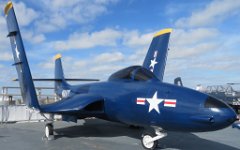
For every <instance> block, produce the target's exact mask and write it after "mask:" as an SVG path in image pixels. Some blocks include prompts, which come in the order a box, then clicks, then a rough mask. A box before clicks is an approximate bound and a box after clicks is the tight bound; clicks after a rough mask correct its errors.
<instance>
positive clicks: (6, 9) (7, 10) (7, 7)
mask: <svg viewBox="0 0 240 150" xmlns="http://www.w3.org/2000/svg"><path fill="white" fill-rule="evenodd" d="M12 7H13V5H12V2H11V1H10V2H8V3H7V5H6V6H5V8H4V13H5V15H7V14H8V12H9V10H10V9H11V8H12Z"/></svg>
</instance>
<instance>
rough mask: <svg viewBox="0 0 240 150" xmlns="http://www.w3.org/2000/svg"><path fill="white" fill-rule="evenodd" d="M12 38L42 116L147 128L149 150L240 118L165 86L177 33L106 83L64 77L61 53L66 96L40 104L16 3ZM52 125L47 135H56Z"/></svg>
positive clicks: (59, 86)
mask: <svg viewBox="0 0 240 150" xmlns="http://www.w3.org/2000/svg"><path fill="white" fill-rule="evenodd" d="M4 12H5V17H6V21H7V27H8V37H9V38H10V43H11V47H12V52H13V56H14V62H15V63H14V65H15V66H16V70H17V74H18V79H19V83H20V87H21V94H22V97H23V100H24V101H25V103H26V104H27V105H28V106H29V107H30V108H33V109H37V110H39V112H40V113H42V114H45V113H46V114H52V115H54V114H60V115H62V118H63V120H64V121H77V119H83V118H86V117H96V118H100V119H105V120H108V121H114V122H119V123H124V124H128V125H134V126H141V127H144V128H145V129H146V132H144V134H143V135H142V139H141V141H142V145H143V147H144V148H145V149H154V148H155V147H156V146H157V141H158V140H159V139H161V138H163V137H165V136H166V135H167V134H166V132H165V131H168V130H169V131H181V132H197V131H199V132H201V131H213V130H218V129H222V128H225V127H227V126H229V125H231V124H232V123H233V122H234V121H235V120H236V118H237V116H236V114H235V112H234V111H233V109H232V108H231V107H229V106H228V105H227V104H226V103H224V102H222V101H220V100H217V99H215V98H213V97H210V96H208V95H206V94H203V93H200V92H198V91H195V90H192V89H188V88H185V87H180V86H176V85H173V84H168V83H163V73H164V70H165V64H166V58H167V52H168V42H169V37H170V33H171V31H172V30H171V29H164V30H161V31H160V32H158V33H156V34H155V35H154V37H153V40H152V42H151V45H150V48H149V50H148V52H147V55H146V58H145V60H144V62H143V65H142V66H131V67H128V68H125V69H122V70H120V71H118V72H116V73H114V74H112V75H111V76H110V77H109V79H108V80H107V81H105V82H96V83H88V84H82V85H75V86H72V85H69V84H68V83H67V82H66V80H65V78H64V74H63V69H62V64H61V55H56V60H55V92H56V94H57V95H58V96H59V97H60V98H61V100H60V101H57V102H55V103H52V104H45V105H39V103H38V99H37V96H36V91H35V88H34V83H33V79H32V75H31V72H30V68H29V65H28V61H27V57H26V54H25V50H24V46H23V42H22V38H21V34H20V30H19V26H18V23H17V19H16V16H15V12H14V9H13V4H12V2H8V3H7V5H6V7H5V10H4ZM53 133H54V128H53V124H52V122H50V123H47V124H46V127H45V135H46V137H49V136H51V135H53Z"/></svg>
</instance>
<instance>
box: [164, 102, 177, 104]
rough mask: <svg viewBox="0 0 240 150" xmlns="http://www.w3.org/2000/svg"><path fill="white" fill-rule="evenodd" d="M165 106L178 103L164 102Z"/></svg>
mask: <svg viewBox="0 0 240 150" xmlns="http://www.w3.org/2000/svg"><path fill="white" fill-rule="evenodd" d="M164 104H176V102H166V101H165V102H164Z"/></svg>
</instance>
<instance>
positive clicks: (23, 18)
mask: <svg viewBox="0 0 240 150" xmlns="http://www.w3.org/2000/svg"><path fill="white" fill-rule="evenodd" d="M14 9H15V11H16V17H17V19H18V23H19V25H20V26H27V25H29V24H30V23H32V22H33V21H34V20H35V19H37V18H38V16H39V14H38V12H36V11H35V10H34V9H32V8H28V7H27V6H26V5H25V4H24V3H23V2H19V3H14Z"/></svg>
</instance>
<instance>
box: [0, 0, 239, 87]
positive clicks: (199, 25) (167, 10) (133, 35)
mask: <svg viewBox="0 0 240 150" xmlns="http://www.w3.org/2000/svg"><path fill="white" fill-rule="evenodd" d="M6 2H7V0H1V1H0V7H1V8H2V10H3V9H4V6H5V4H6ZM13 3H14V8H15V12H16V16H17V19H18V22H19V26H20V30H21V34H22V37H23V41H24V46H25V49H26V53H27V56H28V61H29V64H30V68H31V71H32V76H33V77H34V78H53V75H54V56H55V55H56V54H58V53H61V54H62V61H63V67H64V72H65V76H66V77H68V78H97V79H101V80H103V81H104V80H107V79H108V77H109V76H110V75H111V73H114V72H115V71H117V70H119V69H122V68H125V67H128V66H131V65H142V63H143V60H144V58H145V55H146V52H147V50H148V48H149V45H150V42H151V40H152V37H153V35H154V34H155V33H156V32H158V31H159V30H162V29H164V28H172V29H173V32H172V33H171V37H170V43H169V49H170V51H169V54H168V60H167V64H166V70H165V75H164V82H169V83H173V80H174V78H176V77H181V78H182V80H183V84H184V86H186V87H190V88H195V87H196V85H197V84H202V85H204V86H207V85H216V84H217V85H218V84H226V83H229V82H240V77H239V74H240V61H239V59H240V28H239V27H240V1H239V0H194V1H192V0H181V1H179V0H171V1H166V0H71V1H66V0H38V1H29V0H22V1H20V0H13ZM6 35H7V29H6V21H5V18H4V14H3V11H2V13H1V16H0V69H1V74H0V87H1V86H9V85H18V83H15V82H13V81H12V79H13V78H16V77H17V75H16V70H15V68H14V67H13V66H12V64H13V58H12V53H11V47H10V42H9V39H7V38H6ZM36 84H37V85H38V84H39V85H41V84H43V85H45V84H46V85H50V86H51V85H52V83H51V84H50V83H36Z"/></svg>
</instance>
